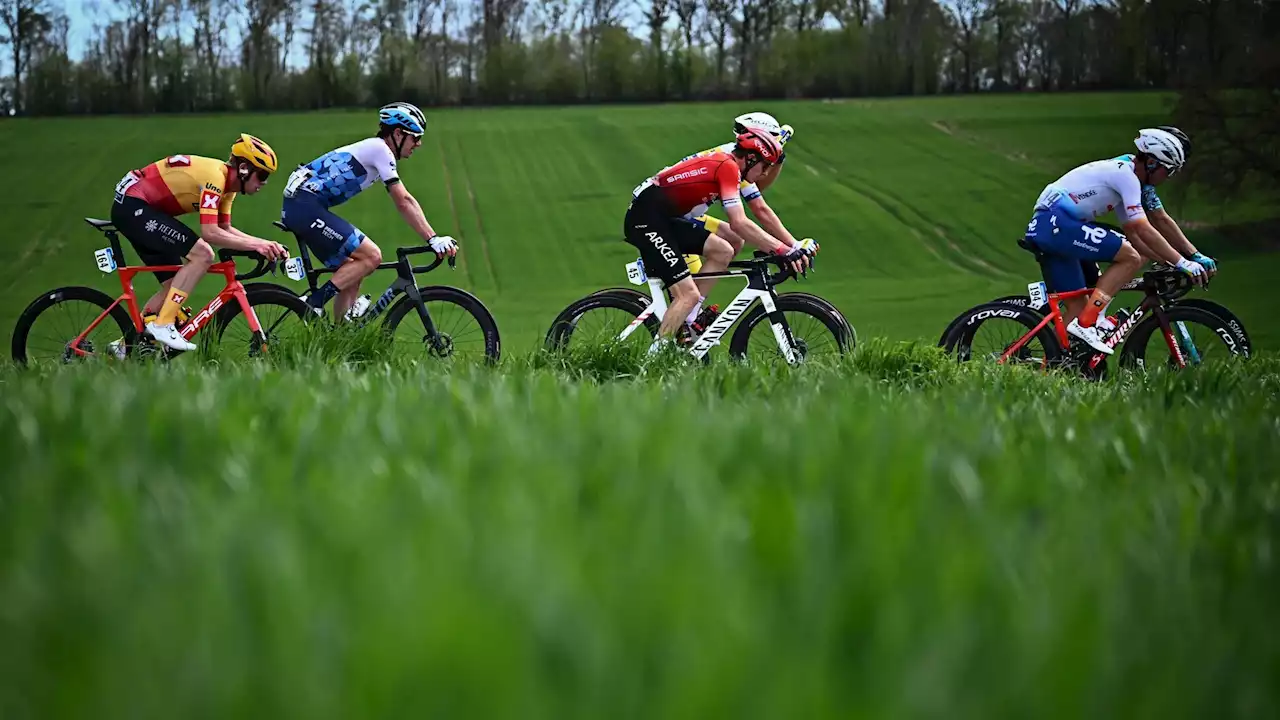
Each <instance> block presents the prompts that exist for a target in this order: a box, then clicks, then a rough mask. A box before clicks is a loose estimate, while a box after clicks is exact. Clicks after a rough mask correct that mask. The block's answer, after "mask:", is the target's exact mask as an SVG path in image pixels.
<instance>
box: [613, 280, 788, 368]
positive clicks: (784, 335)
mask: <svg viewBox="0 0 1280 720" xmlns="http://www.w3.org/2000/svg"><path fill="white" fill-rule="evenodd" d="M643 275H644V273H643V271H642V270H641V269H640V267H639V264H638V263H629V264H628V265H627V277H628V278H629V279H631V282H632V284H634V285H639V284H640V282H637V281H636V280H637V279H638V278H639V277H641V276H643ZM690 277H692V278H695V279H702V278H738V279H741V280H746V281H747V285H746V287H744V288H742V290H741V291H739V292H738V294H737V295H736V296H734V298H733V300H732V301H730V302H729V304H728V305H727V306H725V308H724V309H723V310H721V311H720V314H719V315H718V316H717V317H716V319H715V321H714V322H712V323H711V324H710V325H709V326H707V329H706V330H703V331H702V334H701V335H699V336H698V337H697V338H695V339H694V341H693V347H692V348H691V349H690V354H691V355H693V356H694V357H695V358H698V359H699V360H701V359H702V358H704V357H705V356H706V354H707V353H708V352H709V351H710V350H711V348H712V347H713V346H715V345H717V344H719V342H720V338H721V337H723V336H724V334H725V333H726V332H728V330H729V328H730V327H731V326H732V325H733V324H734V323H736V322H737V321H738V318H740V317H742V314H743V313H745V312H746V311H747V309H748V308H750V307H751V303H753V302H755V301H756V300H759V301H760V304H761V305H763V306H764V309H765V312H766V313H767V314H768V316H769V318H770V325H771V326H772V328H773V336H774V338H775V339H776V340H777V341H778V348H779V349H780V350H782V354H783V355H784V356H785V357H786V358H787V363H789V364H793V365H794V364H795V363H796V353H795V349H794V348H793V346H792V345H793V344H792V342H791V341H790V338H789V337H788V336H789V334H790V332H789V329H788V328H786V327H785V325H784V324H783V323H782V322H781V321H775V318H777V317H778V315H777V311H778V305H777V303H776V302H775V296H774V293H773V288H772V287H771V286H770V285H768V284H767V283H765V281H764V278H765V277H767V275H766V274H765V273H763V272H760V271H757V272H756V273H753V272H752V271H751V270H745V271H744V270H739V271H734V270H722V271H717V272H708V273H696V274H693V275H691V276H690ZM645 281H647V284H648V285H649V294H650V296H651V300H650V301H649V304H648V305H647V306H645V309H644V311H643V312H642V313H640V315H638V316H637V317H636V319H635V320H632V321H631V323H630V324H628V325H627V327H626V328H624V329H623V331H622V333H621V334H620V335H619V336H618V339H619V340H625V339H626V338H628V337H630V335H631V333H633V332H635V330H636V328H638V327H639V326H640V324H641V323H643V322H644V321H645V320H646V319H647V318H648V317H649V316H650V315H652V316H655V317H656V318H657V319H658V322H662V319H663V317H665V316H666V312H667V309H668V308H669V306H668V304H667V298H666V293H665V292H664V291H665V286H664V284H663V281H662V280H661V279H659V278H652V277H645ZM757 285H763V286H764V287H757ZM657 342H658V341H657V340H656V339H655V341H654V344H655V345H656V344H657Z"/></svg>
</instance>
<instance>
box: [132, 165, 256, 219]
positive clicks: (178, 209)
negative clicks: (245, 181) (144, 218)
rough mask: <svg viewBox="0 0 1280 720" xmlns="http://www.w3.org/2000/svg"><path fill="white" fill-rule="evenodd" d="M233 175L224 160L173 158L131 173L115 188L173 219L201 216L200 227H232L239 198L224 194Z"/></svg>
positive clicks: (230, 193) (234, 195)
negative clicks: (232, 205)
mask: <svg viewBox="0 0 1280 720" xmlns="http://www.w3.org/2000/svg"><path fill="white" fill-rule="evenodd" d="M230 174H231V170H230V168H228V167H227V164H226V163H225V162H224V161H222V160H216V159H214V158H207V157H200V156H199V155H170V156H169V157H167V158H165V159H163V160H157V161H155V162H153V163H151V164H150V165H147V166H146V167H144V168H142V169H141V170H133V171H130V172H129V174H127V175H125V176H124V178H123V179H121V180H120V182H119V184H117V185H116V192H117V193H123V194H124V195H125V196H126V197H136V198H139V199H141V200H143V201H145V202H146V203H147V204H148V205H150V206H151V207H153V208H155V209H157V210H159V211H160V212H163V213H166V214H168V215H172V216H174V217H177V216H178V215H185V214H187V213H190V212H195V213H199V214H200V224H201V225H215V224H218V223H219V221H221V222H224V223H230V222H231V204H232V203H233V202H235V198H236V194H235V193H233V192H224V191H223V189H224V188H226V186H227V183H228V180H230Z"/></svg>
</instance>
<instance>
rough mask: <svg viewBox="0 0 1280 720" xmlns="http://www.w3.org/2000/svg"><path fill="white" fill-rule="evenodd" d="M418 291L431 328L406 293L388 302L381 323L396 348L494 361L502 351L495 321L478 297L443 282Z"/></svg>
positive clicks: (420, 353)
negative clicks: (388, 306) (384, 317)
mask: <svg viewBox="0 0 1280 720" xmlns="http://www.w3.org/2000/svg"><path fill="white" fill-rule="evenodd" d="M418 293H419V294H420V295H421V296H422V305H423V308H424V309H425V310H426V313H427V316H428V317H430V318H431V324H432V325H433V326H434V330H435V332H434V333H433V332H431V331H430V330H429V329H428V328H427V326H426V324H425V323H424V322H423V320H422V317H421V316H420V315H419V314H418V306H417V303H415V302H414V301H413V300H412V299H411V298H410V297H409V296H408V295H407V294H406V295H405V296H404V297H402V298H400V300H399V301H397V302H396V304H395V305H392V306H391V310H390V311H388V312H387V319H386V321H385V322H386V324H385V326H384V327H386V329H387V331H388V332H389V333H391V335H392V337H393V338H395V343H396V351H397V352H401V351H403V352H408V353H411V354H414V355H422V354H425V355H426V356H427V357H433V358H437V359H451V360H453V359H456V360H463V361H469V362H476V361H483V362H485V363H486V364H490V365H491V364H494V363H496V362H498V358H499V357H500V355H501V352H502V343H501V339H500V338H499V336H498V321H497V320H495V319H494V317H493V314H492V313H490V312H489V308H487V307H485V306H484V303H482V302H480V299H479V298H477V297H476V296H475V295H472V294H471V293H469V292H466V291H465V290H459V289H458V288H453V287H446V286H443V285H432V286H429V287H424V288H418Z"/></svg>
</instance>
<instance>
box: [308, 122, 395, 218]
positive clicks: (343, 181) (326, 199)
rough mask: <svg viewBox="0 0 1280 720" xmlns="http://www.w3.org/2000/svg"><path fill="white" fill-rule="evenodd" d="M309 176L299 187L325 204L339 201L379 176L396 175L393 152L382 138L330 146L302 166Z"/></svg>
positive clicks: (391, 178)
mask: <svg viewBox="0 0 1280 720" xmlns="http://www.w3.org/2000/svg"><path fill="white" fill-rule="evenodd" d="M300 170H306V171H308V172H309V174H310V176H309V177H308V178H307V179H306V180H304V181H303V182H302V183H301V185H300V186H299V189H301V190H304V191H306V192H309V193H311V194H312V195H314V196H315V197H316V198H317V199H319V201H320V202H321V203H322V204H323V205H324V206H325V207H333V206H335V205H341V204H342V203H344V202H346V201H348V200H350V199H351V198H353V197H355V196H356V195H359V194H360V192H361V191H363V190H365V189H366V188H368V187H369V186H370V185H372V184H373V183H375V182H377V181H379V180H381V181H382V182H384V183H388V184H390V182H391V181H394V180H397V179H399V175H398V174H397V172H396V161H395V156H394V155H393V154H392V153H391V148H389V147H387V144H386V143H385V142H383V140H382V139H381V138H376V137H372V138H366V139H364V140H360V141H357V142H354V143H351V144H349V145H343V146H342V147H340V148H336V149H334V150H330V151H329V152H327V153H325V154H323V155H321V156H320V157H318V158H316V159H315V160H312V161H311V162H309V163H307V164H306V165H304V166H302V168H300Z"/></svg>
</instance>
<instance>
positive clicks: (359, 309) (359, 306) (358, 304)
mask: <svg viewBox="0 0 1280 720" xmlns="http://www.w3.org/2000/svg"><path fill="white" fill-rule="evenodd" d="M370 300H372V298H371V297H370V296H369V295H361V296H360V297H358V298H356V301H355V303H354V304H353V305H352V306H351V309H350V310H348V311H347V319H348V320H354V319H355V318H358V317H360V316H361V315H364V311H365V310H368V309H369V301H370Z"/></svg>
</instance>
